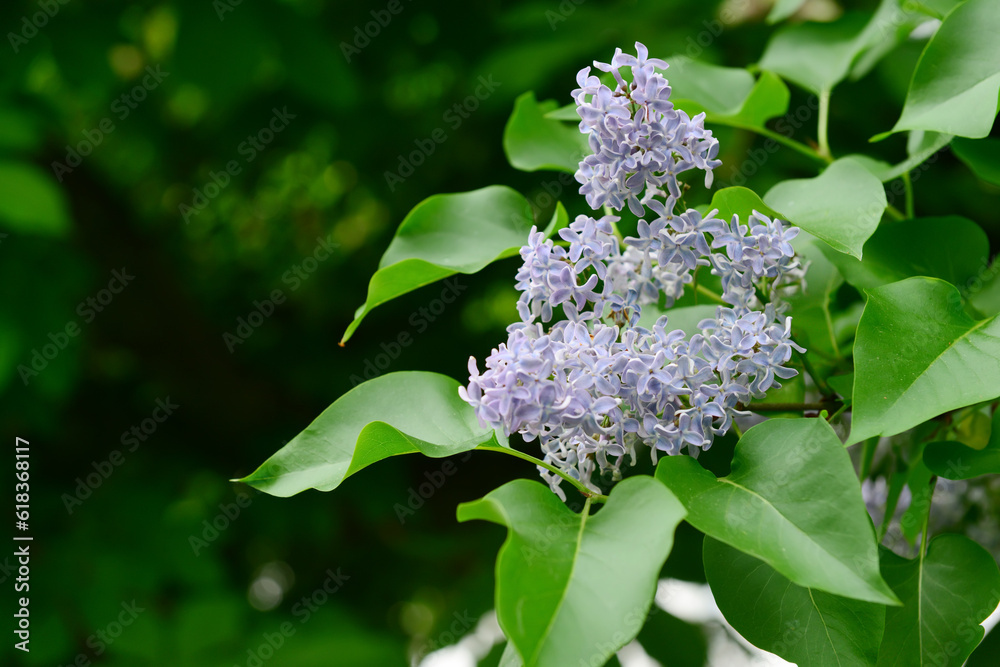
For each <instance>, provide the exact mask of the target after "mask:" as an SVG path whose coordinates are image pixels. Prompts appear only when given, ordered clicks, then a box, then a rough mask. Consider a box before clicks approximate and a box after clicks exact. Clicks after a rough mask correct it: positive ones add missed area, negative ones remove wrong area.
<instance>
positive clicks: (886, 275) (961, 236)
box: [825, 216, 990, 289]
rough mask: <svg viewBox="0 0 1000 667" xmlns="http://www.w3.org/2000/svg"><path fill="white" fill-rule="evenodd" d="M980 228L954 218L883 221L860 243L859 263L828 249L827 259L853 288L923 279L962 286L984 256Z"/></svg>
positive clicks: (985, 241) (986, 250)
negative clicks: (913, 278) (928, 278)
mask: <svg viewBox="0 0 1000 667" xmlns="http://www.w3.org/2000/svg"><path fill="white" fill-rule="evenodd" d="M989 249H990V242H989V239H988V238H987V237H986V233H985V232H984V231H983V230H982V228H981V227H980V226H979V225H977V224H976V223H974V222H972V221H971V220H967V219H965V218H961V217H958V216H948V217H944V218H917V219H914V220H887V221H886V222H884V223H882V224H881V225H879V227H878V229H876V230H875V233H874V234H872V237H871V238H870V239H868V241H867V242H866V243H865V256H864V259H861V260H858V259H856V258H854V257H850V256H848V255H844V254H842V253H838V252H833V251H831V250H827V252H826V253H825V254H826V256H827V258H828V259H829V260H830V261H831V262H833V263H834V265H836V267H837V269H839V271H840V273H841V274H843V276H844V279H845V280H847V282H849V283H851V284H852V285H854V286H855V287H857V288H858V289H872V288H875V287H880V286H882V285H885V284H886V283H893V282H896V281H898V280H904V279H906V278H912V277H914V276H927V277H930V278H940V279H941V280H945V281H947V282H950V283H951V284H953V285H964V284H965V283H966V281H967V280H969V279H970V278H972V277H974V276H975V275H976V274H977V272H978V271H979V269H980V267H981V266H982V265H983V263H984V262H985V261H986V258H987V257H989Z"/></svg>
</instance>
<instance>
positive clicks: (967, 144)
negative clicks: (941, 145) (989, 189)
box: [951, 139, 1000, 185]
mask: <svg viewBox="0 0 1000 667" xmlns="http://www.w3.org/2000/svg"><path fill="white" fill-rule="evenodd" d="M951 147H952V150H954V151H955V155H957V156H958V159H959V160H961V161H962V162H964V163H965V165H966V166H967V167H968V168H969V169H971V170H972V171H973V173H975V174H976V176H978V177H979V178H981V179H983V180H984V181H986V182H987V183H992V184H993V185H1000V139H977V140H973V139H955V140H954V141H953V142H952V145H951Z"/></svg>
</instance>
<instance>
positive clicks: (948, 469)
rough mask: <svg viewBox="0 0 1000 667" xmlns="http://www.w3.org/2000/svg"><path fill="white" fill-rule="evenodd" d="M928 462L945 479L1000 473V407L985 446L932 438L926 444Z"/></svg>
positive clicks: (935, 472)
mask: <svg viewBox="0 0 1000 667" xmlns="http://www.w3.org/2000/svg"><path fill="white" fill-rule="evenodd" d="M924 463H926V464H927V467H928V468H930V469H931V471H933V472H934V474H935V475H939V476H941V477H944V478H945V479H972V478H973V477H979V476H980V475H994V474H997V473H1000V410H998V411H997V412H995V413H993V423H992V429H991V430H990V438H989V442H987V444H986V446H985V447H983V448H982V449H975V448H973V447H969V446H967V445H965V444H963V443H961V442H932V443H930V444H928V445H927V447H926V448H924Z"/></svg>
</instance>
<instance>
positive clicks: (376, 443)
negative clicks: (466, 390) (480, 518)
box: [238, 371, 499, 497]
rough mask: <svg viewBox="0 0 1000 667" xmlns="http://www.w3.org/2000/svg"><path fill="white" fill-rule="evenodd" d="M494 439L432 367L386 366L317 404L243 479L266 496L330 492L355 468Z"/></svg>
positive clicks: (453, 387) (471, 446)
mask: <svg viewBox="0 0 1000 667" xmlns="http://www.w3.org/2000/svg"><path fill="white" fill-rule="evenodd" d="M481 444H491V445H494V446H495V445H497V444H499V443H498V441H497V437H496V434H495V433H494V432H493V430H491V429H488V428H483V427H482V426H480V425H479V420H478V419H477V418H476V413H475V411H474V410H473V409H472V407H471V406H470V405H469V404H468V403H466V402H465V401H463V400H462V399H461V398H460V397H459V395H458V382H456V381H455V380H452V379H451V378H450V377H447V376H444V375H439V374H437V373H425V372H410V371H408V372H401V373H386V374H385V375H382V376H379V377H377V378H375V379H374V380H369V381H368V382H365V383H363V384H360V385H358V386H357V387H355V388H354V389H352V390H350V391H349V392H347V393H346V394H344V395H343V396H341V397H340V398H338V399H337V400H336V401H334V403H333V405H331V406H330V407H329V408H327V409H326V410H324V411H323V413H322V414H320V416H319V417H317V418H316V420H315V421H314V422H313V423H312V424H310V425H309V427H308V428H306V430H304V431H302V433H300V434H298V435H297V436H295V437H294V438H292V440H291V441H290V442H289V443H288V444H286V445H285V446H284V447H282V448H281V449H279V450H278V451H277V452H275V454H274V455H273V456H271V458H269V459H268V460H267V461H265V462H264V463H263V464H262V465H261V466H260V467H259V468H257V470H256V471H254V472H253V473H252V474H250V475H248V476H247V477H244V478H243V479H240V480H238V481H240V482H245V483H246V484H249V485H250V486H252V487H254V488H255V489H258V490H260V491H265V492H267V493H269V494H271V495H272V496H282V497H286V496H291V495H294V494H296V493H299V492H301V491H305V490H306V489H319V490H320V491H331V490H333V489H335V488H337V487H338V486H340V484H341V482H343V481H344V480H345V479H347V477H349V476H350V475H353V474H354V473H356V472H357V471H358V470H361V469H362V468H364V467H366V466H369V465H371V464H373V463H376V462H378V461H381V460H382V459H385V458H388V457H390V456H397V455H399V454H412V453H420V454H423V455H424V456H430V457H432V458H441V457H444V456H451V455H452V454H458V453H461V452H466V451H468V450H470V449H475V447H476V446H477V445H481Z"/></svg>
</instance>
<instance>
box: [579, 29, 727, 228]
mask: <svg viewBox="0 0 1000 667" xmlns="http://www.w3.org/2000/svg"><path fill="white" fill-rule="evenodd" d="M635 46H636V51H637V53H638V57H636V56H632V55H628V54H626V53H622V50H621V49H616V50H615V55H614V57H613V58H612V59H611V63H610V64H608V63H599V62H595V63H594V66H595V67H596V68H597V69H598V70H600V71H602V72H610V73H611V74H612V75H613V76H614V79H615V82H616V83H617V86H616V87H615V89H614V90H612V89H611V88H610V87H608V86H607V85H605V84H603V83H602V82H601V79H600V78H599V77H598V76H596V75H592V74H591V73H590V68H589V67H585V68H584V69H582V70H580V73H579V74H577V76H576V81H577V84H578V85H579V86H580V87H579V88H577V89H576V90H574V91H573V98H574V99H575V100H576V103H577V111H578V112H579V114H580V118H581V120H580V131H581V132H583V133H584V134H586V135H588V141H589V144H590V149H591V150H592V151H593V154H592V155H588V156H587V157H586V158H584V160H583V161H582V162H581V163H580V168H579V170H578V171H577V172H576V180H578V181H579V182H580V183H582V184H583V187H582V188H581V189H580V194H583V195H586V197H587V203H588V204H590V207H591V208H593V209H599V208H601V207H602V206H605V205H607V206H610V207H611V208H613V209H615V210H621V208H622V207H623V206H624V204H625V202H628V206H629V209H630V210H631V211H632V212H633V213H635V214H636V215H638V216H641V215H643V214H644V213H645V211H644V210H643V207H644V206H649V207H651V208H653V210H655V211H656V212H657V213H659V214H661V215H662V214H663V212H664V209H666V210H670V209H672V208H673V205H674V203H675V202H676V201H677V200H678V199H679V198H680V196H681V191H680V186H679V184H678V181H677V175H678V174H680V173H681V172H684V171H687V170H688V169H702V170H704V171H705V187H710V186H711V185H712V169H714V168H715V167H717V166H719V165H720V164H721V162H720V161H719V160H716V159H715V156H716V155H717V154H718V152H719V141H718V140H717V139H715V138H714V137H713V136H712V132H711V131H710V130H706V129H705V114H704V113H700V114H698V115H697V116H695V117H694V118H690V117H689V116H688V115H687V114H686V113H684V112H683V111H681V110H679V109H675V108H674V104H673V102H671V101H670V86H669V85H668V84H667V80H666V79H665V78H663V75H662V74H658V73H657V72H656V69H657V68H659V69H661V70H665V69H667V63H665V62H663V61H662V60H658V59H656V58H648V57H647V56H648V51H647V50H646V47H645V46H643V45H642V44H640V43H638V42H636V45H635ZM623 68H626V69H628V70H630V73H631V76H630V79H631V81H627V80H626V79H625V77H623V76H622V71H621V70H622V69H623ZM655 197H665V198H666V202H665V203H662V202H659V201H656V200H655Z"/></svg>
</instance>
